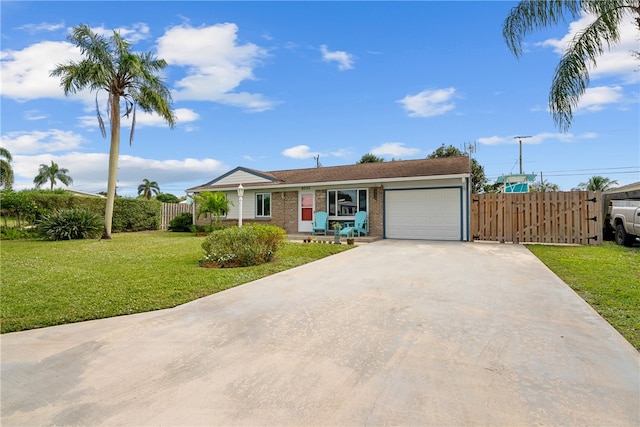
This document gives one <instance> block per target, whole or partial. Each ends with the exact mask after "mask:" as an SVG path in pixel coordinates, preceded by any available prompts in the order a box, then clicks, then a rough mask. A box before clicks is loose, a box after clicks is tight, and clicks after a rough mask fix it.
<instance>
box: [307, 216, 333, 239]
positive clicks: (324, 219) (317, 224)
mask: <svg viewBox="0 0 640 427" xmlns="http://www.w3.org/2000/svg"><path fill="white" fill-rule="evenodd" d="M328 228H329V218H328V215H327V213H326V212H316V213H314V214H313V225H312V229H311V234H313V235H314V236H315V235H317V234H324V235H325V236H326V235H327V229H328Z"/></svg>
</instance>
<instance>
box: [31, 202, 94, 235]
mask: <svg viewBox="0 0 640 427" xmlns="http://www.w3.org/2000/svg"><path fill="white" fill-rule="evenodd" d="M37 228H38V232H39V233H40V235H41V236H42V237H44V238H45V239H48V240H72V239H90V238H92V237H97V236H99V235H100V233H102V230H103V228H104V222H103V220H102V218H100V217H99V216H98V215H96V214H94V213H93V212H91V211H90V210H88V209H60V210H57V211H55V212H54V213H52V214H46V215H43V216H42V218H40V220H38V222H37Z"/></svg>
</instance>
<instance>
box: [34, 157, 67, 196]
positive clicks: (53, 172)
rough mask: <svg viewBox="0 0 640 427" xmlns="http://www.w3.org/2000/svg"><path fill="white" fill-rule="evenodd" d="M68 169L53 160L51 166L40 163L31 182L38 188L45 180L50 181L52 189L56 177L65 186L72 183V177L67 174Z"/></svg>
mask: <svg viewBox="0 0 640 427" xmlns="http://www.w3.org/2000/svg"><path fill="white" fill-rule="evenodd" d="M68 173H69V169H67V168H60V166H58V164H57V163H55V162H54V161H53V160H52V161H51V166H47V165H44V164H42V165H40V168H38V175H36V177H35V178H33V183H34V184H35V185H36V188H40V187H41V186H42V185H43V184H45V183H46V182H47V181H49V182H50V183H51V190H53V186H54V185H55V184H56V179H57V180H59V181H60V182H61V183H63V184H64V185H66V186H69V184H73V179H71V177H70V176H69V175H67V174H68Z"/></svg>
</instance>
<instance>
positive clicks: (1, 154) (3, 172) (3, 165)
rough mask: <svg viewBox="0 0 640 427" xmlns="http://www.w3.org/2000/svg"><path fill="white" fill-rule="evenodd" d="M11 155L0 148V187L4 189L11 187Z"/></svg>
mask: <svg viewBox="0 0 640 427" xmlns="http://www.w3.org/2000/svg"><path fill="white" fill-rule="evenodd" d="M12 160H13V157H11V153H10V152H9V150H7V149H6V148H3V147H0V186H3V187H4V188H5V189H7V190H8V189H11V187H13V168H12V167H11V161H12Z"/></svg>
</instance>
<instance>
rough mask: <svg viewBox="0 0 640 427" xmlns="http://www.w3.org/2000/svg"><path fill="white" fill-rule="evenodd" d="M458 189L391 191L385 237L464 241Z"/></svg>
mask: <svg viewBox="0 0 640 427" xmlns="http://www.w3.org/2000/svg"><path fill="white" fill-rule="evenodd" d="M461 211H462V206H461V205H460V189H459V188H439V189H420V190H399V191H394V190H388V191H387V193H386V196H385V235H386V237H388V238H392V239H425V240H461V234H460V233H461V230H460V218H461V216H460V215H461Z"/></svg>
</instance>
